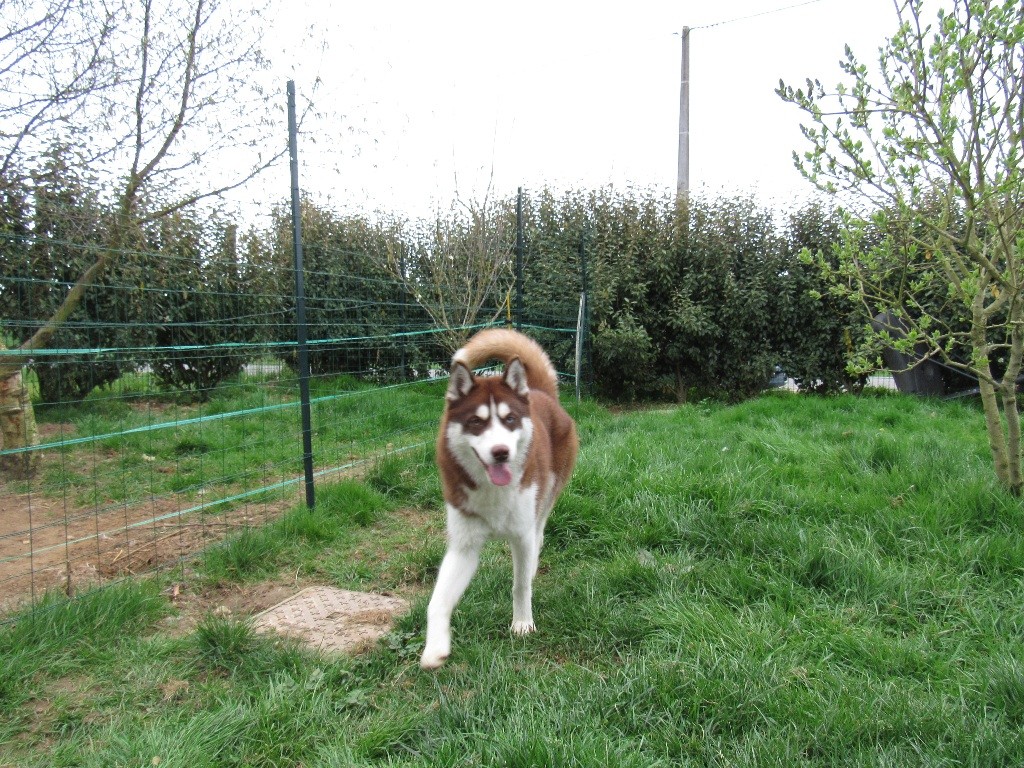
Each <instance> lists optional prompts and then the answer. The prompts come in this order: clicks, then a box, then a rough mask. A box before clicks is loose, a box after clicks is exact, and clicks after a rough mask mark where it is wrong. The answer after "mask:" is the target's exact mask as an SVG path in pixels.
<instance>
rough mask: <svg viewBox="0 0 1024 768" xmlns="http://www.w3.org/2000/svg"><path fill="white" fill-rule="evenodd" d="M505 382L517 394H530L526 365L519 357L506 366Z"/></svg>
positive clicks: (524, 395)
mask: <svg viewBox="0 0 1024 768" xmlns="http://www.w3.org/2000/svg"><path fill="white" fill-rule="evenodd" d="M505 383H506V384H507V385H508V386H509V387H510V388H511V389H512V391H513V392H515V393H516V394H519V395H522V396H523V397H526V396H527V395H529V394H530V382H528V381H527V380H526V366H525V365H523V361H522V360H520V359H519V358H518V357H514V358H512V360H510V361H509V364H508V367H507V368H505Z"/></svg>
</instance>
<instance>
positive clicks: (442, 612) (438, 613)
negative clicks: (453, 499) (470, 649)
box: [420, 510, 486, 669]
mask: <svg viewBox="0 0 1024 768" xmlns="http://www.w3.org/2000/svg"><path fill="white" fill-rule="evenodd" d="M455 515H461V513H460V512H455ZM452 517H453V515H452V511H451V510H449V530H448V551H447V552H445V554H444V559H443V560H442V561H441V568H440V570H439V571H438V572H437V584H436V585H435V586H434V594H433V595H432V596H431V598H430V603H429V604H428V605H427V639H426V643H425V644H424V647H423V655H422V656H421V657H420V666H421V667H423V668H424V669H437V668H438V667H440V666H441V665H442V664H444V662H445V659H447V658H448V655H449V654H450V653H451V650H452V637H451V621H452V612H453V611H454V610H455V606H456V605H457V604H458V602H459V599H460V598H461V597H462V593H463V592H465V591H466V587H468V586H469V582H470V579H472V578H473V574H474V573H476V568H477V565H479V563H480V550H481V549H483V545H484V542H485V541H486V536H484V535H483V534H482V532H479V531H468V530H464V529H461V528H462V526H459V525H456V526H453V525H452V520H451V518H452ZM460 522H461V521H460Z"/></svg>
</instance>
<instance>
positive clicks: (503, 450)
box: [491, 445, 508, 464]
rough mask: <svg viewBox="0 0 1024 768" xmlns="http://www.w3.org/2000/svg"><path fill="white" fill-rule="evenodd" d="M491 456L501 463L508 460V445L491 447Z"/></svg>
mask: <svg viewBox="0 0 1024 768" xmlns="http://www.w3.org/2000/svg"><path fill="white" fill-rule="evenodd" d="M491 457H492V458H493V459H494V460H495V461H496V462H498V463H499V464H503V463H504V462H506V461H508V447H507V446H504V445H496V446H494V447H493V448H491Z"/></svg>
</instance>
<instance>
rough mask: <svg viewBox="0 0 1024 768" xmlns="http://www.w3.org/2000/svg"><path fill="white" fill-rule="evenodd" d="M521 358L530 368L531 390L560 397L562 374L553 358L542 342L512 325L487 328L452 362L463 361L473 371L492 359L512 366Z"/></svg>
mask: <svg viewBox="0 0 1024 768" xmlns="http://www.w3.org/2000/svg"><path fill="white" fill-rule="evenodd" d="M517 357H518V358H519V361H520V362H521V363H522V364H523V367H525V368H526V381H527V383H528V384H529V385H530V389H539V390H540V391H542V392H544V393H546V394H548V395H550V396H551V397H552V398H554V399H555V400H557V399H558V373H557V372H556V371H555V366H553V365H552V364H551V359H550V358H549V357H548V356H547V353H546V352H545V351H544V350H543V349H542V348H541V346H540V344H538V343H537V342H535V341H534V340H533V339H531V338H530V337H529V336H524V335H523V334H521V333H519V332H518V331H513V330H512V329H511V328H487V329H485V330H483V331H480V332H479V333H478V334H476V335H475V336H473V338H471V339H470V340H469V341H467V342H466V344H465V346H463V347H462V348H461V349H459V350H458V351H457V352H456V353H455V354H454V355H452V363H462V364H463V365H465V366H466V367H467V368H469V369H470V370H473V369H474V368H479V367H480V366H481V365H484V364H485V363H489V362H490V361H492V360H500V361H501V362H502V363H504V364H505V365H508V363H509V361H510V360H514V359H515V358H517Z"/></svg>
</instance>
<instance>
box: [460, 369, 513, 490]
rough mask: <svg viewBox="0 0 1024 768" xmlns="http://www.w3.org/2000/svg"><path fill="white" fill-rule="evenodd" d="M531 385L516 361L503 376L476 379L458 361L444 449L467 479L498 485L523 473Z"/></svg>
mask: <svg viewBox="0 0 1024 768" xmlns="http://www.w3.org/2000/svg"><path fill="white" fill-rule="evenodd" d="M529 391H530V390H529V385H528V384H527V381H526V370H525V369H524V368H523V365H522V363H521V362H519V360H518V359H516V360H513V361H512V362H510V363H509V365H508V368H507V369H506V371H505V375H504V376H502V377H501V378H497V377H474V376H473V374H472V372H471V371H470V370H469V369H468V368H466V366H464V365H462V364H461V363H456V364H455V366H454V367H453V368H452V372H451V379H450V381H449V384H448V393H447V395H446V398H447V400H448V429H447V438H448V447H449V450H450V451H451V453H452V455H453V456H454V457H455V458H456V459H457V460H458V461H459V464H461V465H462V467H463V468H464V469H465V470H466V472H468V473H469V475H470V477H472V478H474V479H476V480H478V481H481V482H482V481H483V480H484V476H486V480H487V482H490V483H491V484H493V485H496V486H506V485H508V484H509V483H511V482H512V479H513V473H514V472H517V471H518V472H521V471H522V466H523V462H524V461H525V457H526V450H527V448H528V447H529V443H530V439H531V437H532V434H533V426H532V424H531V422H530V417H529V414H530V401H529Z"/></svg>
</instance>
